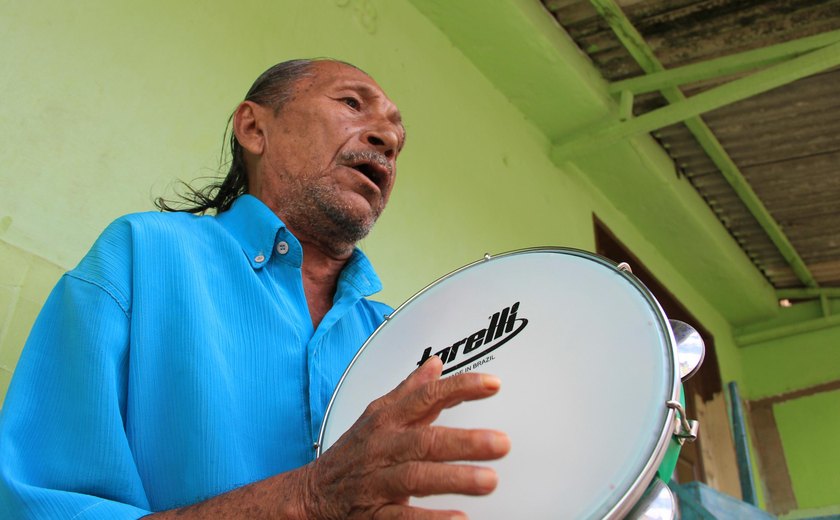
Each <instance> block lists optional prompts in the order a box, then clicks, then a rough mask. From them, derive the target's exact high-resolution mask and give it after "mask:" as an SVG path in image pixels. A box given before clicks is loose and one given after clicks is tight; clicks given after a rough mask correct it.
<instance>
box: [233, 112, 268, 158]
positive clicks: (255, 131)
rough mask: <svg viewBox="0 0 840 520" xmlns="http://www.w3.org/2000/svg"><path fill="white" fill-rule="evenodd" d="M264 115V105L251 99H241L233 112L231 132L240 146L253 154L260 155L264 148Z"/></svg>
mask: <svg viewBox="0 0 840 520" xmlns="http://www.w3.org/2000/svg"><path fill="white" fill-rule="evenodd" d="M265 117H266V110H265V107H262V106H260V105H258V104H256V103H254V102H253V101H243V102H242V103H240V104H239V106H238V107H236V111H235V112H234V113H233V133H234V135H236V140H237V141H239V144H240V145H242V148H244V149H245V150H246V151H248V152H250V153H252V154H254V155H262V153H263V150H265V132H264V131H263V124H264V118H265Z"/></svg>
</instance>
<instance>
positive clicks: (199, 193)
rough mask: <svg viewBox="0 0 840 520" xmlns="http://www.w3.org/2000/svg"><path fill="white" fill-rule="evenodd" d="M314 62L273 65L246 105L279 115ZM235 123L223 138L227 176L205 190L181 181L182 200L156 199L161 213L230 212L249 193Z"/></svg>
mask: <svg viewBox="0 0 840 520" xmlns="http://www.w3.org/2000/svg"><path fill="white" fill-rule="evenodd" d="M315 61H317V60H309V59H305V60H290V61H284V62H282V63H278V64H277V65H274V66H273V67H271V68H270V69H268V70H267V71H265V72H263V73H262V74H260V77H258V78H257V79H256V81H254V84H253V85H251V88H250V90H248V94H247V95H246V96H245V101H253V102H254V103H257V104H259V105H263V106H268V107H271V108H273V109H274V112H275V114H276V113H278V112H279V111H280V110H281V109H282V107H283V105H284V104H285V103H286V102H287V101H288V100H289V99H290V98H291V97H292V94H293V93H294V87H295V83H297V81H298V80H300V79H301V78H303V77H306V76H308V75H309V74H310V69H311V67H312V64H313V63H314V62H315ZM232 122H233V114H231V116H230V117H229V118H228V123H227V126H226V127H225V133H224V137H223V140H224V141H228V144H229V147H230V168H229V169H228V173H227V176H226V177H225V178H224V179H222V180H221V181H217V182H213V183H211V184H208V185H207V186H204V187H203V188H194V187H192V186H190V185H189V184H187V183H185V182H183V181H182V182H181V184H182V185H183V186H184V188H185V190H186V192H185V193H182V194H178V197H179V198H180V199H181V200H178V201H171V200H166V199H164V198H163V197H158V198H157V199H155V206H157V208H158V209H159V210H161V211H184V212H188V213H205V212H207V211H209V210H212V211H214V212H215V213H221V212H223V211H225V210H227V209H229V208H230V206H231V205H232V204H233V201H235V200H236V199H237V198H238V197H239V196H240V195H243V194H245V193H248V170H247V169H246V167H245V158H244V156H243V151H242V145H240V144H239V141H237V140H236V134H235V133H234V132H233V126H232ZM228 134H230V135H228ZM173 204H175V205H174V206H173Z"/></svg>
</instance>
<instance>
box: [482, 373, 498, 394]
mask: <svg viewBox="0 0 840 520" xmlns="http://www.w3.org/2000/svg"><path fill="white" fill-rule="evenodd" d="M481 382H482V383H483V384H484V388H489V389H492V390H496V389H497V388H499V387H500V386H502V380H501V379H499V378H498V377H496V376H493V375H490V374H481Z"/></svg>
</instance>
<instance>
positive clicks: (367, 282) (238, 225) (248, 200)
mask: <svg viewBox="0 0 840 520" xmlns="http://www.w3.org/2000/svg"><path fill="white" fill-rule="evenodd" d="M216 219H217V221H218V222H219V224H221V225H222V227H224V228H225V229H226V230H227V231H228V233H230V234H231V235H232V236H233V237H234V238H235V239H236V240H237V241H238V242H239V245H240V246H241V247H242V251H243V252H244V253H245V256H246V257H247V258H248V261H249V262H250V264H251V267H253V268H254V269H260V268H262V266H263V265H265V263H266V262H268V261H269V259H270V258H271V256H272V254H273V253H274V249H275V248H274V246H275V244H276V243H277V242H278V241H279V240H280V239H284V240H286V241H293V245H294V246H296V249H299V248H300V245H299V243H298V242H297V239H296V238H295V237H294V235H292V234H291V233H290V232H289V231H288V229H287V228H286V225H285V224H284V223H283V221H282V220H280V217H278V216H277V215H276V214H275V213H274V212H273V211H272V210H271V209H270V208H269V207H268V206H266V205H265V204H264V203H263V202H262V201H260V200H259V199H258V198H256V197H254V196H253V195H247V194H246V195H241V196H239V197H238V198H237V199H236V200H235V201H234V202H233V205H232V206H231V207H230V209H229V210H227V211H225V212H222V213H219V214H218V215H217V216H216ZM297 267H300V264H299V263H298V265H297ZM345 284H347V285H349V286H352V287H353V288H354V289H355V290H356V291H358V293H359V294H361V295H362V296H365V297H366V296H370V295H372V294H374V293H377V292H379V291H381V290H382V282H381V281H380V279H379V276H377V274H376V271H374V269H373V265H371V263H370V260H368V257H367V256H366V255H365V254H364V253H363V252H362V250H361V249H359V248H358V247H357V248H355V249H354V250H353V254H352V255H351V256H350V258H349V259H348V261H347V264H346V265H345V266H344V269H342V271H341V275H340V276H339V283H338V285H339V287H338V291H341V290H342V289H343V288H344V286H345Z"/></svg>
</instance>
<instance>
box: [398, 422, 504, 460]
mask: <svg viewBox="0 0 840 520" xmlns="http://www.w3.org/2000/svg"><path fill="white" fill-rule="evenodd" d="M390 444H391V446H387V447H384V448H385V449H386V450H388V452H390V453H392V454H393V455H392V457H393V459H392V460H393V462H405V461H410V460H425V461H430V462H445V461H455V460H495V459H498V458H501V457H503V456H505V455H507V453H508V452H509V451H510V439H509V438H508V436H507V435H505V434H504V433H502V432H499V431H494V430H462V429H456V428H444V427H425V428H414V429H411V430H409V431H406V432H404V433H402V434H400V435H395V436H393V437H392V438H391V443H390Z"/></svg>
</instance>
